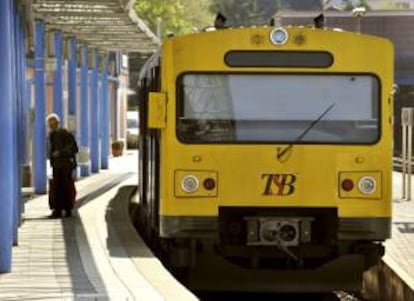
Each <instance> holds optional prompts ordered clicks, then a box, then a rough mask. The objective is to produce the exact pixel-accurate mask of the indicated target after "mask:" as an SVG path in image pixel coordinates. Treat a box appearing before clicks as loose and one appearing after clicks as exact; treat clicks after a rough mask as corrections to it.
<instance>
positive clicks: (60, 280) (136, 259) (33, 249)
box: [0, 153, 196, 301]
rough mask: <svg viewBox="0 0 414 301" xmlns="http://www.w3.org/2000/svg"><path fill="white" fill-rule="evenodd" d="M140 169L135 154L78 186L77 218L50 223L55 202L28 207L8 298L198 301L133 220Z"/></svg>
mask: <svg viewBox="0 0 414 301" xmlns="http://www.w3.org/2000/svg"><path fill="white" fill-rule="evenodd" d="M136 169H137V154H136V153H130V154H129V155H128V156H125V157H123V158H116V159H113V160H111V170H110V171H103V172H101V173H99V174H97V175H93V176H91V177H89V178H85V179H82V180H80V181H78V182H77V184H76V186H77V190H78V199H80V201H79V202H78V204H77V209H76V214H75V216H73V217H71V218H64V219H57V220H53V219H48V218H47V216H48V215H49V214H50V211H49V208H48V199H47V196H38V197H35V198H34V199H32V200H30V201H28V202H27V203H26V211H25V212H26V213H25V221H24V223H23V225H22V227H21V228H20V231H19V246H17V247H15V248H14V249H13V271H12V273H10V274H1V275H0V300H150V301H152V300H154V301H156V300H177V301H178V300H183V301H185V300H196V298H195V297H194V296H193V295H192V294H191V293H190V292H188V291H187V290H186V289H185V288H184V287H183V286H182V285H181V284H180V283H178V282H177V281H176V280H175V279H174V278H173V277H172V276H171V275H170V274H169V273H168V272H167V271H166V270H165V269H164V268H163V266H162V265H161V263H160V262H159V261H158V260H157V258H155V257H154V255H152V253H151V252H150V251H149V250H148V249H147V248H146V246H145V244H144V243H143V242H142V240H140V238H139V236H138V235H137V234H136V232H135V230H134V229H133V227H132V224H131V223H130V222H129V219H128V204H127V198H128V196H129V195H130V194H132V192H133V191H134V189H136V185H137V177H136V172H137V170H136ZM132 172H134V173H135V174H134V173H132ZM124 186H126V187H124Z"/></svg>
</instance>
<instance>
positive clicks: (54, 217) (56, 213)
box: [49, 211, 62, 219]
mask: <svg viewBox="0 0 414 301" xmlns="http://www.w3.org/2000/svg"><path fill="white" fill-rule="evenodd" d="M61 217H62V213H58V212H55V211H54V212H53V213H52V214H51V215H49V218H50V219H57V218H61Z"/></svg>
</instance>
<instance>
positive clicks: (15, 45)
mask: <svg viewBox="0 0 414 301" xmlns="http://www.w3.org/2000/svg"><path fill="white" fill-rule="evenodd" d="M11 17H12V18H11V34H12V43H11V44H10V45H9V47H10V48H11V49H12V63H13V66H14V68H13V90H12V99H13V104H12V109H13V121H14V122H13V146H14V147H15V150H14V152H12V157H11V158H9V160H11V162H13V170H14V171H15V173H14V175H12V180H13V187H14V195H13V200H14V206H13V209H14V210H13V244H14V245H17V243H18V229H19V226H20V222H21V220H20V218H21V201H22V198H21V162H22V141H21V140H22V137H21V119H22V116H21V113H22V111H21V105H22V102H23V97H22V92H23V91H22V90H21V81H22V74H21V69H20V67H21V64H22V63H21V57H20V52H21V51H20V46H19V45H20V29H19V27H20V25H21V24H20V22H21V19H20V18H19V13H18V9H17V4H16V2H12V14H11Z"/></svg>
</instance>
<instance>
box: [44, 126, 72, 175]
mask: <svg viewBox="0 0 414 301" xmlns="http://www.w3.org/2000/svg"><path fill="white" fill-rule="evenodd" d="M56 151H57V152H58V155H57V156H54V155H53V154H54V153H55V152H56ZM78 151H79V149H78V145H77V144H76V140H75V137H73V135H72V134H71V133H69V132H68V131H67V130H65V129H57V130H56V131H53V132H51V133H50V135H49V158H50V163H51V165H52V167H53V168H70V169H74V168H76V154H77V153H78Z"/></svg>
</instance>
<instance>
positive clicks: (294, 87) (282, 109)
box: [177, 74, 381, 144]
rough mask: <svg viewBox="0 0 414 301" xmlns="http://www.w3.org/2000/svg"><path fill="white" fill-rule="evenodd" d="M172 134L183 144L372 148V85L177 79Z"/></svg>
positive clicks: (279, 77)
mask: <svg viewBox="0 0 414 301" xmlns="http://www.w3.org/2000/svg"><path fill="white" fill-rule="evenodd" d="M178 87H179V89H178V90H179V93H178V110H177V112H178V116H177V136H178V139H179V140H180V141H182V142H184V143H313V144H318V143H332V144H374V143H376V142H377V141H378V140H379V138H380V124H381V122H380V83H379V80H378V78H377V77H374V76H371V75H365V74H364V75H357V74H351V75H349V74H340V75H339V74H335V75H333V74H321V75H316V74H185V75H183V76H181V77H180V78H179V80H178Z"/></svg>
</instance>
